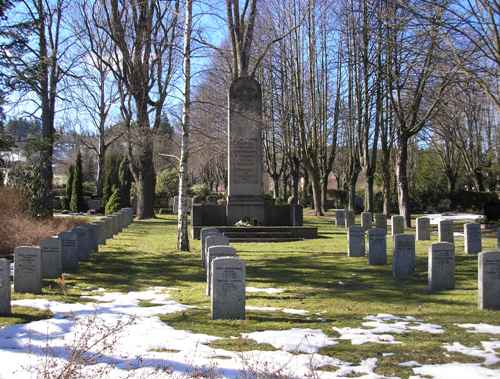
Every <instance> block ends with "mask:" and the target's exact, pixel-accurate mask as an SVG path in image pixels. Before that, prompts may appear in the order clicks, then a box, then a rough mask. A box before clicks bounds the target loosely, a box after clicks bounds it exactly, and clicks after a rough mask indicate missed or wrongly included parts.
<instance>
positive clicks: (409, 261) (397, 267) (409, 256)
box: [392, 216, 416, 280]
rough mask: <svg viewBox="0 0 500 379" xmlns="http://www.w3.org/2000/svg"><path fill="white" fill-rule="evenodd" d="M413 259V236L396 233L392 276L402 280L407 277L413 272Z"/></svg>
mask: <svg viewBox="0 0 500 379" xmlns="http://www.w3.org/2000/svg"><path fill="white" fill-rule="evenodd" d="M393 217H394V216H393ZM415 260H416V255H415V236H414V235H410V234H396V235H395V236H394V250H393V257H392V275H393V277H394V278H396V279H402V280H404V279H408V278H409V277H410V276H411V275H413V273H414V272H415V263H416V261H415Z"/></svg>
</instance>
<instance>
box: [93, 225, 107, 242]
mask: <svg viewBox="0 0 500 379" xmlns="http://www.w3.org/2000/svg"><path fill="white" fill-rule="evenodd" d="M91 225H95V226H96V231H97V244H98V245H104V244H106V223H105V222H104V221H102V220H95V221H92V223H91Z"/></svg>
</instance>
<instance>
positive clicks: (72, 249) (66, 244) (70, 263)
mask: <svg viewBox="0 0 500 379" xmlns="http://www.w3.org/2000/svg"><path fill="white" fill-rule="evenodd" d="M59 238H60V239H61V246H62V268H63V271H64V272H76V271H78V270H79V268H80V262H79V260H78V235H77V234H76V232H75V231H73V230H68V231H66V232H62V233H60V234H59Z"/></svg>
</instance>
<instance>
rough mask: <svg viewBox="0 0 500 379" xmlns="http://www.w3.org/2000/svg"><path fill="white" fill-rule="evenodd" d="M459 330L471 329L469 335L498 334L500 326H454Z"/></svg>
mask: <svg viewBox="0 0 500 379" xmlns="http://www.w3.org/2000/svg"><path fill="white" fill-rule="evenodd" d="M455 325H456V326H458V327H459V328H464V329H472V330H468V332H469V333H484V334H500V325H490V324H483V323H480V324H455Z"/></svg>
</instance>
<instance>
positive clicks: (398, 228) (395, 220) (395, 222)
mask: <svg viewBox="0 0 500 379" xmlns="http://www.w3.org/2000/svg"><path fill="white" fill-rule="evenodd" d="M404 232H405V218H404V216H400V215H394V216H392V217H391V234H392V235H393V236H395V235H397V234H404Z"/></svg>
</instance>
